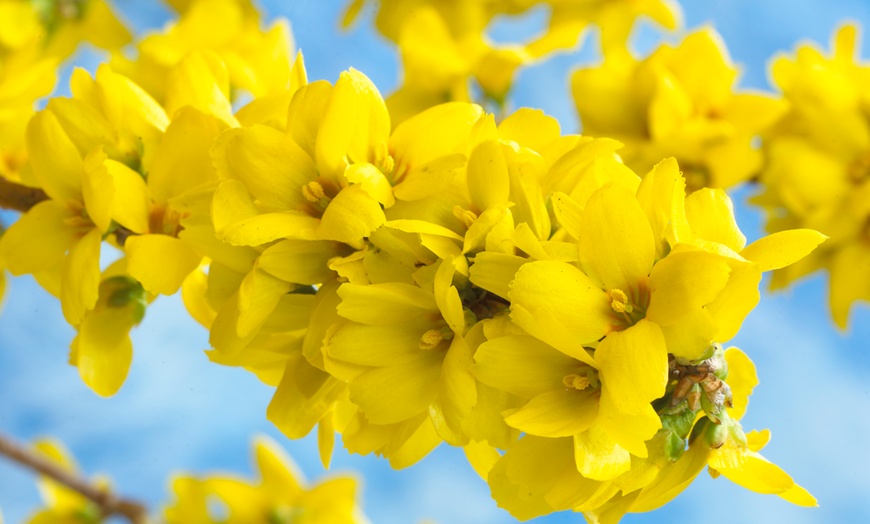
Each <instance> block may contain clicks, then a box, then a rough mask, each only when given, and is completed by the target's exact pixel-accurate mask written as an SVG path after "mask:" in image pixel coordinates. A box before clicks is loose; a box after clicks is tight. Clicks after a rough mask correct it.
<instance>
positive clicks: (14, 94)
mask: <svg viewBox="0 0 870 524" xmlns="http://www.w3.org/2000/svg"><path fill="white" fill-rule="evenodd" d="M129 40H130V34H129V33H128V31H127V29H126V28H125V27H124V26H123V25H122V24H121V23H120V22H119V21H118V19H117V18H115V16H114V14H112V12H111V10H110V9H109V7H108V5H107V4H106V3H105V2H104V1H103V0H86V1H76V2H60V1H56V0H54V1H45V2H35V1H24V0H2V1H0V177H4V178H8V179H12V180H18V179H19V178H20V176H21V173H20V172H19V170H20V168H21V166H22V165H23V164H24V163H25V161H26V154H25V151H24V150H25V146H24V130H25V128H26V126H27V121H28V120H29V119H30V117H31V116H32V115H33V112H34V109H35V107H34V106H35V104H36V101H37V100H38V99H40V98H42V97H44V96H46V95H48V94H49V93H50V92H51V90H52V88H53V87H54V82H55V70H56V69H57V67H58V66H59V64H60V62H61V61H62V60H64V59H66V58H67V57H68V56H69V55H71V54H72V53H73V52H74V51H75V50H76V48H77V47H78V45H79V44H80V43H81V42H83V41H89V42H91V43H92V44H94V45H96V46H99V47H102V48H104V49H107V50H115V49H117V48H119V47H121V46H123V45H124V44H126V43H127V42H128V41H129Z"/></svg>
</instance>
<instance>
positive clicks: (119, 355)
mask: <svg viewBox="0 0 870 524" xmlns="http://www.w3.org/2000/svg"><path fill="white" fill-rule="evenodd" d="M135 324H136V321H135V320H134V319H133V318H132V316H131V312H130V311H129V309H128V308H113V307H108V308H105V309H104V310H102V311H100V312H99V313H94V314H90V315H88V316H86V317H85V319H84V321H82V324H81V326H79V332H78V335H76V338H75V339H73V342H72V346H71V347H72V350H73V352H75V354H76V365H77V366H78V368H79V375H81V377H82V380H83V381H84V382H85V384H87V385H88V387H90V388H91V389H92V390H94V392H95V393H97V394H98V395H100V396H103V397H109V396H112V395H114V394H115V393H117V392H118V390H119V389H120V388H121V386H122V385H123V384H124V381H125V380H126V378H127V372H128V371H129V370H130V363H131V362H132V360H133V344H132V343H131V342H130V329H131V328H132V327H133V326H134V325H135Z"/></svg>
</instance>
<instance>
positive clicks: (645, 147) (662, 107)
mask: <svg viewBox="0 0 870 524" xmlns="http://www.w3.org/2000/svg"><path fill="white" fill-rule="evenodd" d="M737 76H738V70H737V68H736V67H735V66H734V65H733V64H732V63H731V59H730V58H729V57H728V54H727V50H726V49H725V44H724V42H722V39H721V37H720V36H719V35H718V34H717V33H716V32H715V30H713V29H712V28H709V27H708V28H703V29H701V30H698V31H695V32H693V33H690V34H689V35H688V36H686V37H685V38H684V39H683V41H682V42H681V43H680V44H679V45H677V46H675V47H671V46H669V45H663V46H661V47H659V48H658V49H657V50H656V51H655V52H654V53H653V54H652V55H650V56H649V57H647V58H646V59H644V60H641V61H637V60H635V59H634V58H632V57H631V56H629V55H627V54H626V55H615V56H609V57H607V58H606V59H605V61H604V63H603V64H602V65H600V66H597V67H590V68H582V69H579V70H577V71H576V72H575V73H574V75H573V77H572V92H573V96H574V102H575V104H576V106H577V111H578V112H579V114H580V119H581V121H582V125H583V132H584V133H585V134H587V135H592V136H602V137H610V138H615V139H617V140H619V141H621V142H623V143H624V144H625V148H624V149H622V150H621V151H620V155H621V156H622V157H623V159H624V160H625V162H626V164H627V165H628V166H629V167H630V168H632V169H633V170H635V171H637V172H638V173H645V172H647V171H648V170H649V169H651V168H652V166H653V165H655V164H656V163H657V162H659V161H660V160H661V159H662V158H664V157H669V156H673V157H675V158H676V159H677V161H678V162H679V164H680V167H681V168H682V169H683V172H684V173H685V176H686V182H687V189H688V190H689V191H690V192H691V191H694V190H696V189H699V188H701V187H714V188H729V187H732V186H734V185H736V184H739V183H741V182H745V181H746V180H749V178H750V177H752V176H754V175H755V174H756V173H757V172H758V170H759V169H760V167H761V161H762V159H761V154H760V152H759V151H758V150H757V148H756V147H754V146H753V145H752V144H753V139H754V138H756V137H757V136H758V135H759V134H760V133H761V132H762V131H764V130H765V129H766V128H767V127H769V126H770V125H771V124H773V123H774V122H775V120H776V119H777V118H778V117H779V116H780V115H781V114H782V112H783V111H784V109H785V104H784V103H783V102H782V101H780V100H777V99H775V98H773V97H771V96H769V95H766V94H762V93H752V92H739V93H736V92H735V84H736V82H737Z"/></svg>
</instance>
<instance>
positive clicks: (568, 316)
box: [510, 260, 611, 344]
mask: <svg viewBox="0 0 870 524" xmlns="http://www.w3.org/2000/svg"><path fill="white" fill-rule="evenodd" d="M510 301H511V304H514V305H517V306H519V307H521V308H523V309H525V310H526V311H528V312H529V313H531V314H532V315H533V316H537V315H538V314H540V313H548V314H549V315H551V316H552V317H553V318H555V319H556V320H557V321H558V322H559V323H560V324H562V325H563V326H565V328H567V330H568V331H569V332H570V333H571V335H572V336H573V337H574V339H575V340H576V341H577V342H578V343H580V344H586V343H590V342H594V341H597V340H598V339H600V338H601V337H602V336H603V335H604V334H606V333H607V332H609V331H610V329H611V318H610V311H611V309H610V301H609V299H608V297H607V294H606V293H605V292H604V291H602V290H601V289H600V288H599V287H598V286H597V285H595V283H594V282H593V281H592V280H591V279H590V278H589V277H587V276H586V275H585V274H584V273H583V272H582V271H580V270H579V269H577V268H576V267H574V266H572V265H571V264H568V263H565V262H558V261H549V260H539V261H535V262H530V263H528V264H524V265H523V266H522V267H520V269H519V271H517V275H516V278H515V279H514V281H513V282H512V283H511V290H510ZM578 312H583V314H578Z"/></svg>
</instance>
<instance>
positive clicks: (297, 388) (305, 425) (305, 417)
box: [266, 358, 346, 439]
mask: <svg viewBox="0 0 870 524" xmlns="http://www.w3.org/2000/svg"><path fill="white" fill-rule="evenodd" d="M345 388H346V385H345V384H344V383H343V382H341V381H340V380H338V379H336V378H334V377H332V376H330V375H329V374H328V373H325V372H323V371H321V370H319V369H317V368H315V367H314V366H311V365H310V364H308V363H307V362H306V361H305V359H300V358H291V359H289V360H288V361H287V367H286V369H285V371H284V376H283V377H282V378H281V382H280V384H278V389H277V390H275V394H274V395H273V396H272V400H271V402H269V407H268V409H267V410H266V418H267V419H269V421H271V422H272V423H273V424H275V426H276V427H277V428H278V429H279V430H281V432H282V433H284V434H285V435H287V437H288V438H291V439H300V438H302V437H304V436H305V435H307V434H308V433H309V432H310V431H311V430H312V429H313V428H314V425H315V424H317V422H318V421H319V420H321V419H322V418H323V417H324V415H325V414H326V413H327V412H328V411H329V410H330V409H332V406H333V404H334V403H335V401H336V400H337V399H338V398H339V397H340V396H341V395H342V394H343V393H344V391H345Z"/></svg>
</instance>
